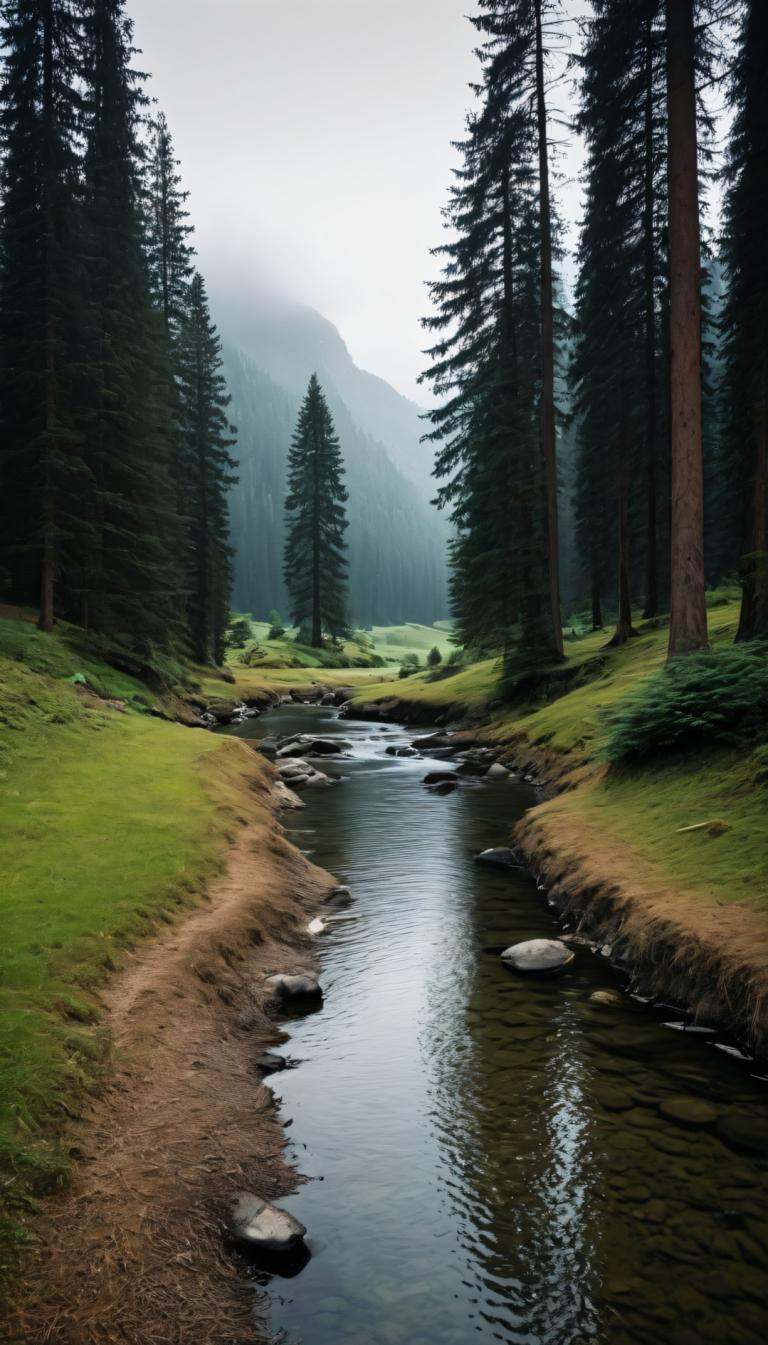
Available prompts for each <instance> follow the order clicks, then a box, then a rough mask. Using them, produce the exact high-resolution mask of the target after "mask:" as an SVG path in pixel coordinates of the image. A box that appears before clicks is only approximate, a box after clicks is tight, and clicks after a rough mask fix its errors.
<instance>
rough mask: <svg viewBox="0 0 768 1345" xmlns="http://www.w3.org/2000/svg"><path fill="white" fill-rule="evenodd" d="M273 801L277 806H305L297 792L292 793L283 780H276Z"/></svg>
mask: <svg viewBox="0 0 768 1345" xmlns="http://www.w3.org/2000/svg"><path fill="white" fill-rule="evenodd" d="M274 797H275V802H276V804H277V806H278V808H306V806H307V805H306V803H303V802H302V800H301V799H300V798H299V796H298V794H294V792H293V790H292V789H289V788H288V786H287V784H285V782H284V781H283V780H278V781H277V784H276V785H275V790H274Z"/></svg>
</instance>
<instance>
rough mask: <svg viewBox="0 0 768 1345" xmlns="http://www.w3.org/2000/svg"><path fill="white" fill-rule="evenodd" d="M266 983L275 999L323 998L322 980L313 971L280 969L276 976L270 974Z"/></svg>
mask: <svg viewBox="0 0 768 1345" xmlns="http://www.w3.org/2000/svg"><path fill="white" fill-rule="evenodd" d="M264 985H265V987H266V989H267V990H268V991H269V992H270V994H271V995H273V996H274V998H275V999H283V1000H302V999H322V998H323V991H322V988H321V985H320V982H319V981H318V979H317V977H316V976H315V973H314V972H312V971H296V972H291V971H280V972H277V973H276V974H275V975H274V976H268V977H267V979H266V981H265V982H264Z"/></svg>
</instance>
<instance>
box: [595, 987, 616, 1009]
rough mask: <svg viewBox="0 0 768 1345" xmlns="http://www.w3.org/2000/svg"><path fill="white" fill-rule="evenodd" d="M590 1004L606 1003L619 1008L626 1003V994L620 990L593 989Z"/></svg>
mask: <svg viewBox="0 0 768 1345" xmlns="http://www.w3.org/2000/svg"><path fill="white" fill-rule="evenodd" d="M589 1002H590V1004H606V1005H610V1007H611V1008H618V1006H619V1005H621V1004H623V1003H624V996H623V995H622V994H620V992H619V991H618V990H593V991H592V994H591V995H590V997H589Z"/></svg>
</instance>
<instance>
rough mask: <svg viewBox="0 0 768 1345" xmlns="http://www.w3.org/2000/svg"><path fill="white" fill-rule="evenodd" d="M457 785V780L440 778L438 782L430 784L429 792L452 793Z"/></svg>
mask: <svg viewBox="0 0 768 1345" xmlns="http://www.w3.org/2000/svg"><path fill="white" fill-rule="evenodd" d="M458 787H459V782H458V780H441V781H440V783H439V784H436V785H430V786H429V792H430V794H453V793H454V791H455V790H457V789H458Z"/></svg>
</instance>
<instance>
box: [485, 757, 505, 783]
mask: <svg viewBox="0 0 768 1345" xmlns="http://www.w3.org/2000/svg"><path fill="white" fill-rule="evenodd" d="M508 775H509V771H508V770H507V767H506V766H502V764H501V762H500V761H494V763H493V765H492V766H489V768H488V770H487V771H486V772H485V778H486V780H506V778H507V776H508Z"/></svg>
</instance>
